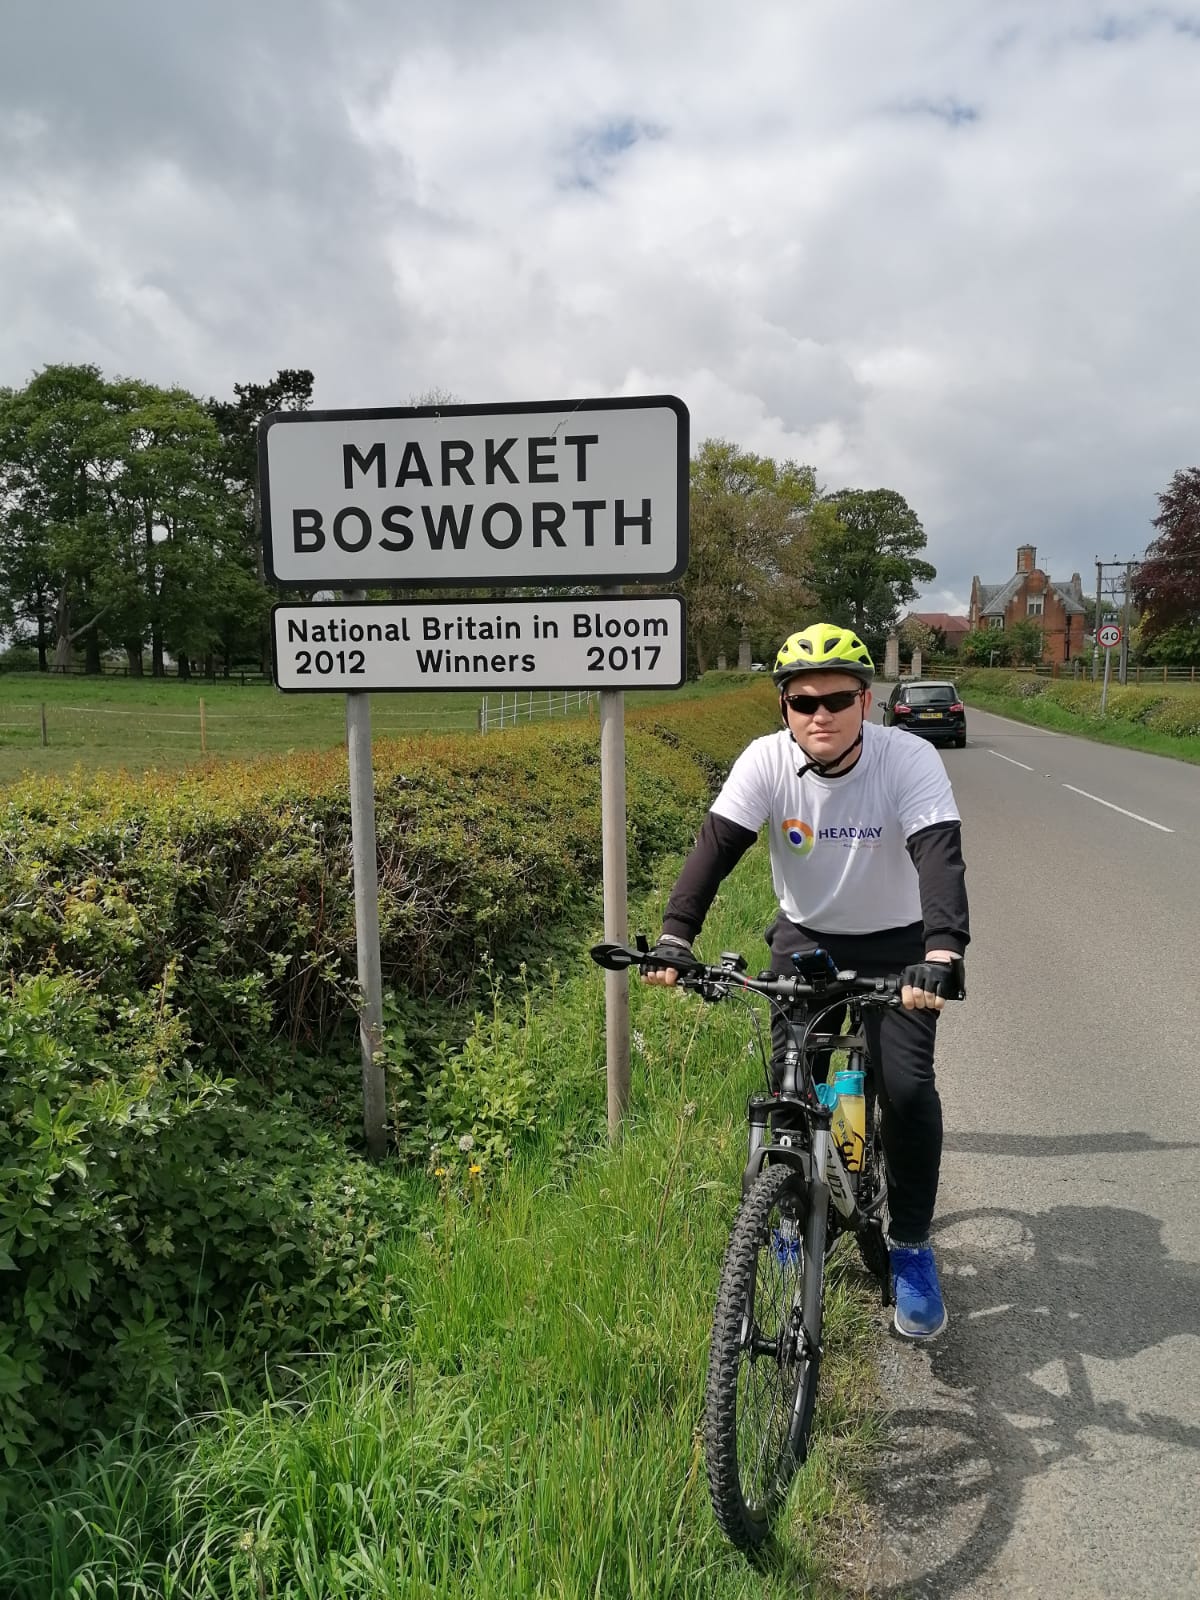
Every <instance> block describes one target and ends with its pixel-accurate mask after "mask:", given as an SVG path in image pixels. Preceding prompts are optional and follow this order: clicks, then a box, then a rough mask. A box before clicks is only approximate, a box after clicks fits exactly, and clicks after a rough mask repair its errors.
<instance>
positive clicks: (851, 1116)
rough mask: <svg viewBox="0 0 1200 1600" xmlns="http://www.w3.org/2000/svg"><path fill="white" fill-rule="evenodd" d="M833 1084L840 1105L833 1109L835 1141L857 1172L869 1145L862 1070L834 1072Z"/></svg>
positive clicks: (850, 1166)
mask: <svg viewBox="0 0 1200 1600" xmlns="http://www.w3.org/2000/svg"><path fill="white" fill-rule="evenodd" d="M833 1087H834V1090H835V1092H836V1094H837V1105H836V1106H835V1107H834V1110H833V1122H832V1125H831V1129H830V1131H831V1132H832V1134H833V1142H834V1143H835V1144H836V1145H837V1147H838V1149H839V1150H840V1151H841V1153H842V1160H843V1161H844V1162H845V1163H846V1167H847V1170H848V1171H850V1172H858V1171H860V1170H861V1168H862V1164H863V1152H864V1151H865V1149H866V1147H867V1102H866V1097H865V1096H864V1094H863V1088H864V1075H863V1073H861V1072H838V1073H835V1074H834V1079H833Z"/></svg>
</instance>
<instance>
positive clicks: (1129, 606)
mask: <svg viewBox="0 0 1200 1600" xmlns="http://www.w3.org/2000/svg"><path fill="white" fill-rule="evenodd" d="M1132 619H1133V562H1132V561H1127V562H1126V563H1125V623H1124V626H1123V627H1122V629H1121V682H1122V683H1128V682H1129V624H1130V622H1131V621H1132Z"/></svg>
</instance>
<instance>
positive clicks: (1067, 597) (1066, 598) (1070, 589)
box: [1050, 583, 1083, 617]
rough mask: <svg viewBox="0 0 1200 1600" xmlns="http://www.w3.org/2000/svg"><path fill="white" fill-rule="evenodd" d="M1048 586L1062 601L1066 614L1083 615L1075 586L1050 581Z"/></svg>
mask: <svg viewBox="0 0 1200 1600" xmlns="http://www.w3.org/2000/svg"><path fill="white" fill-rule="evenodd" d="M1050 587H1051V588H1052V589H1053V590H1054V592H1055V594H1056V595H1057V596H1058V598H1059V599H1060V600H1061V601H1062V603H1063V609H1064V610H1065V611H1066V613H1067V615H1068V616H1075V617H1080V616H1082V615H1083V605H1082V604H1081V602H1080V599H1079V596H1078V594H1076V592H1075V588H1074V586H1073V585H1072V584H1069V583H1052V584H1051V585H1050Z"/></svg>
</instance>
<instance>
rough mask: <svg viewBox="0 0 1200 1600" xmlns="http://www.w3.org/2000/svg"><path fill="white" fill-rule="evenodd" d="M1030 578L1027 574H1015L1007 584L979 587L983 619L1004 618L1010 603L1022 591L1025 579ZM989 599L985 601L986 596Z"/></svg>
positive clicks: (980, 608) (980, 613) (991, 584)
mask: <svg viewBox="0 0 1200 1600" xmlns="http://www.w3.org/2000/svg"><path fill="white" fill-rule="evenodd" d="M1028 576H1029V574H1028V573H1026V572H1014V573H1013V575H1012V577H1011V578H1010V579H1009V580H1008V582H1007V583H989V584H986V585H985V584H982V583H981V584H980V585H979V615H980V616H981V617H1002V616H1003V615H1004V613H1005V612H1006V611H1007V610H1008V603H1009V601H1010V600H1011V599H1012V598H1013V596H1014V595H1015V594H1016V593H1017V591H1018V589H1020V587H1021V585H1022V584H1023V583H1024V582H1025V579H1026V578H1027V577H1028ZM985 594H986V595H987V599H986V600H985V599H984V595H985Z"/></svg>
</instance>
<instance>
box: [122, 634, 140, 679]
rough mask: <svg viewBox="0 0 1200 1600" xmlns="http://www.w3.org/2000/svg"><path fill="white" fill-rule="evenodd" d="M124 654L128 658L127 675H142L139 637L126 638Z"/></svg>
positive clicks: (136, 676)
mask: <svg viewBox="0 0 1200 1600" xmlns="http://www.w3.org/2000/svg"><path fill="white" fill-rule="evenodd" d="M125 654H126V655H127V656H128V658H129V676H130V677H131V678H142V677H144V676H145V668H144V667H143V665H142V641H141V640H140V639H126V641H125Z"/></svg>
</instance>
